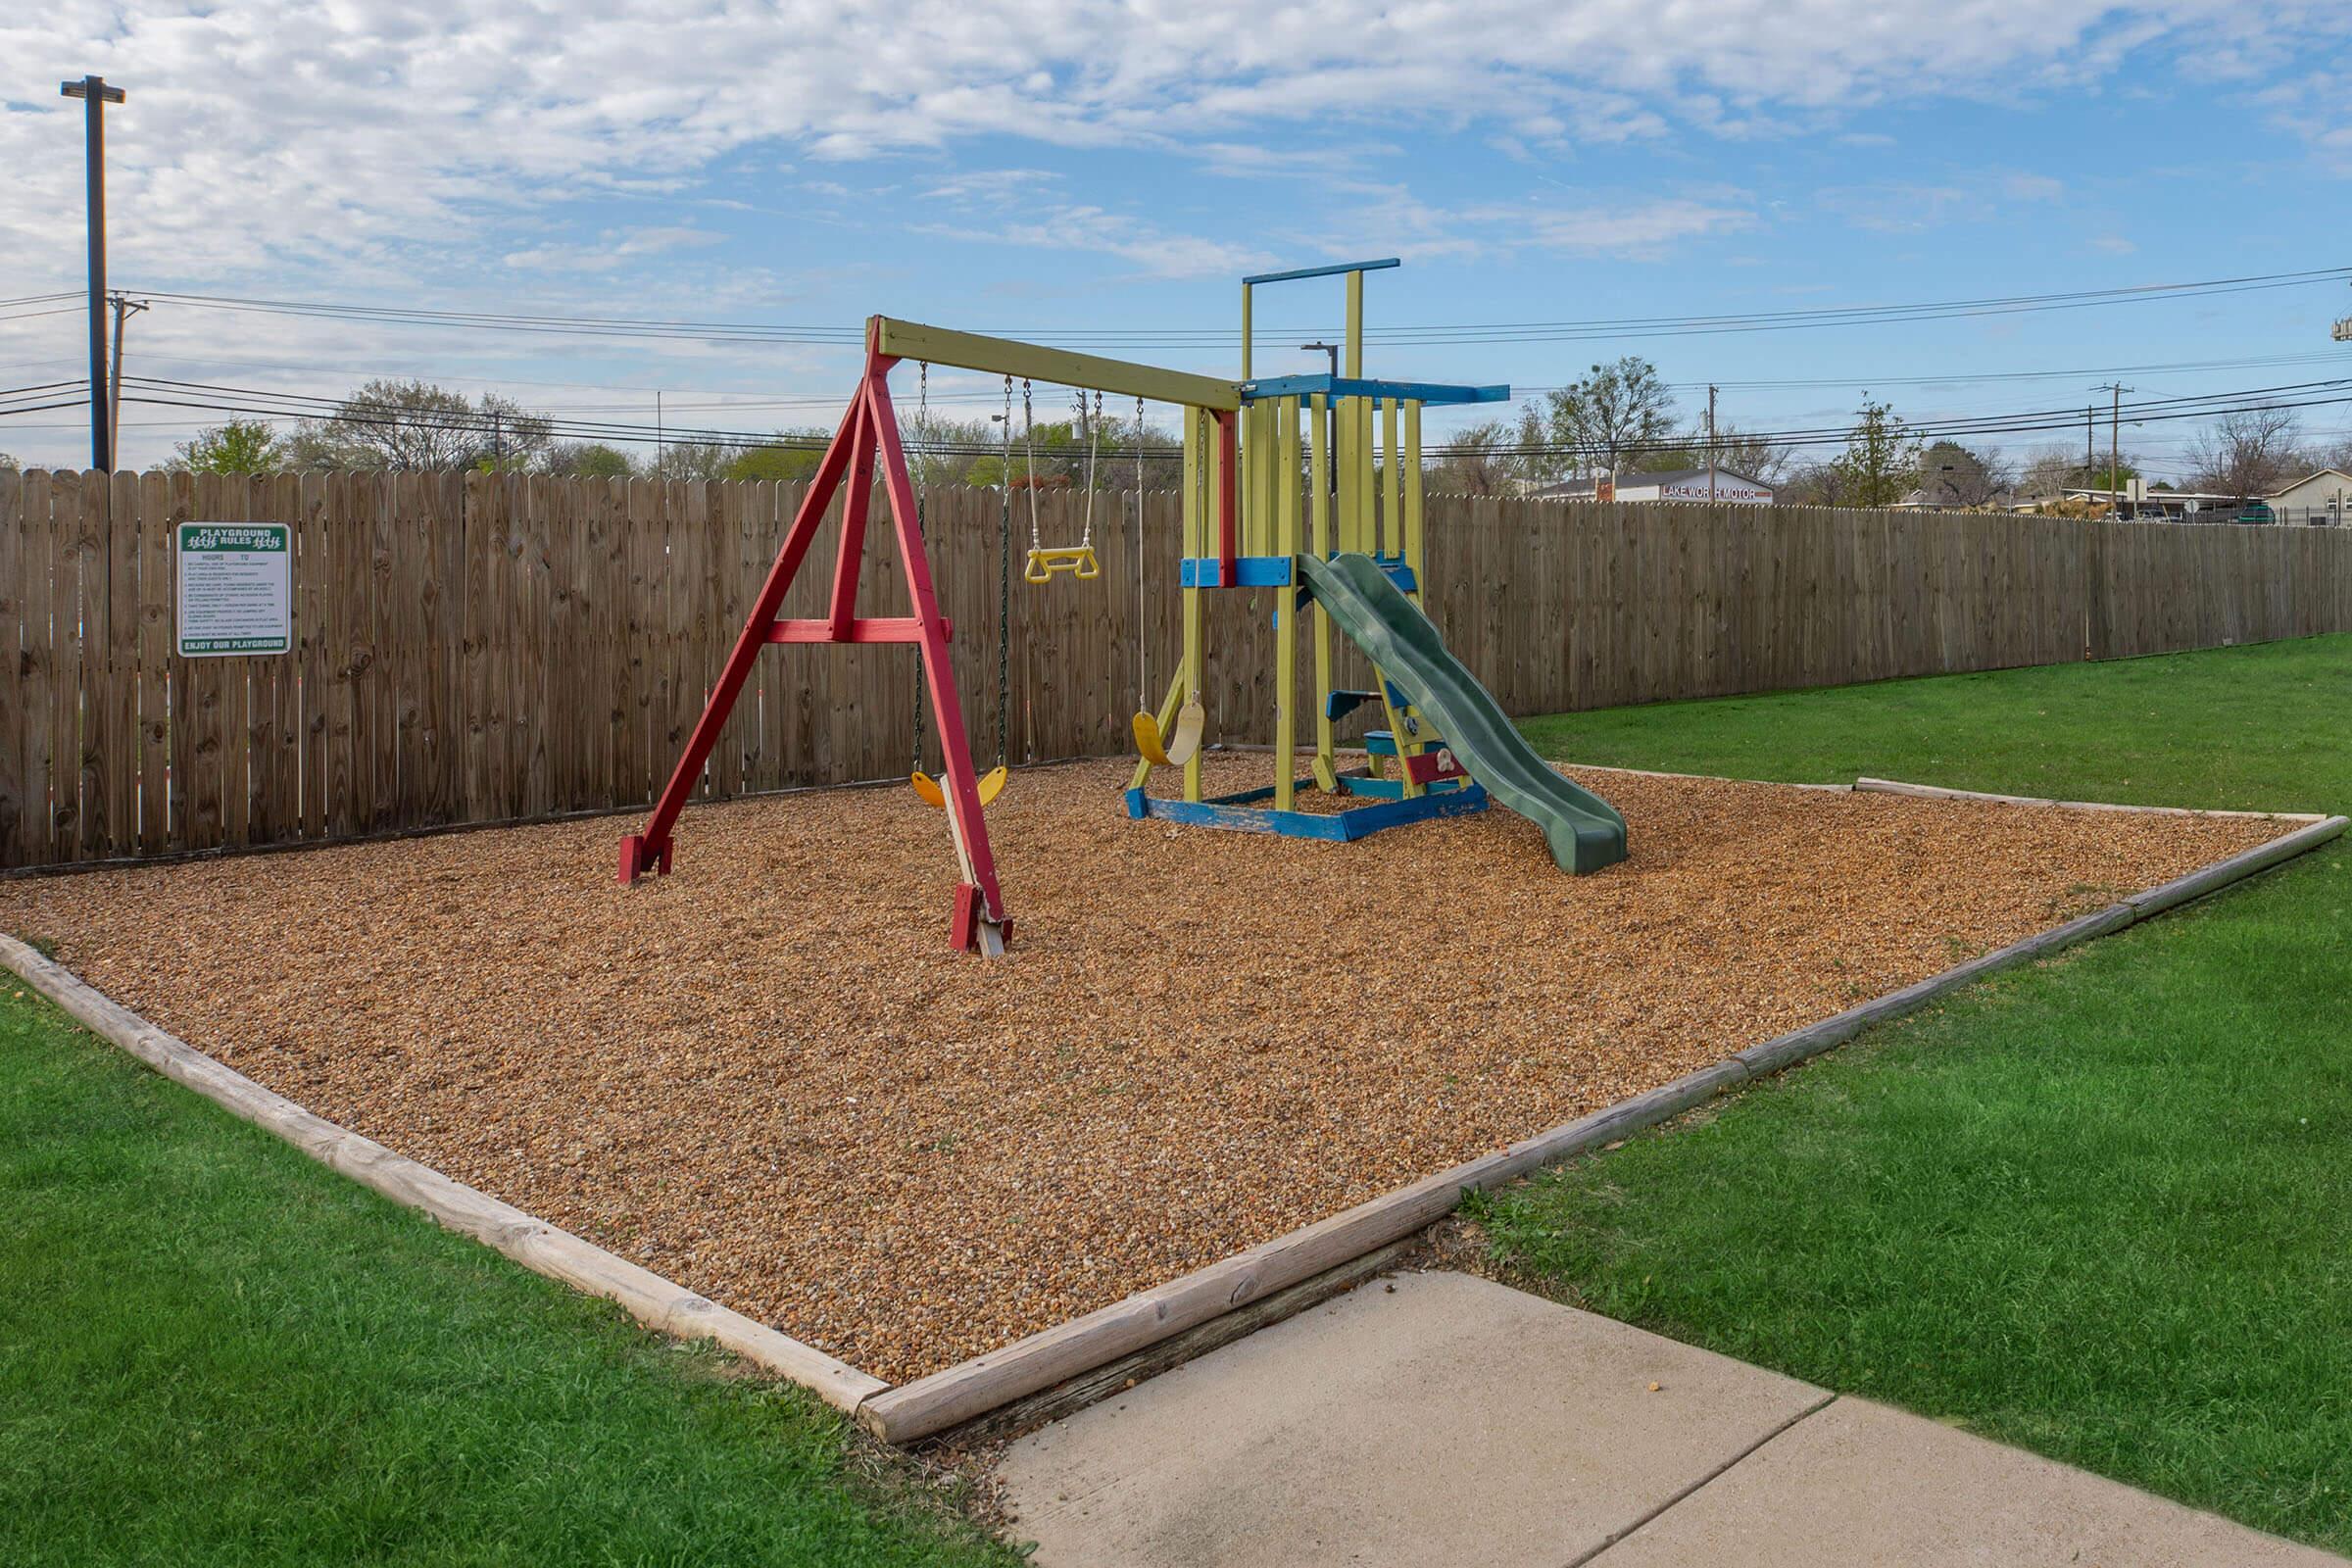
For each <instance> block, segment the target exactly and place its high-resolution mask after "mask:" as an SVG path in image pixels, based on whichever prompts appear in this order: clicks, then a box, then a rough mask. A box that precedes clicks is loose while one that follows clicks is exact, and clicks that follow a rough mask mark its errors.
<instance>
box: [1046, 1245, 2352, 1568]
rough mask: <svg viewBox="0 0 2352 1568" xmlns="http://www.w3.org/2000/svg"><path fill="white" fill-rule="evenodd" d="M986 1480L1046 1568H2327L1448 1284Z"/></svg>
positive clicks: (1156, 1400) (2026, 1461)
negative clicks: (1361, 1566) (1593, 1567)
mask: <svg viewBox="0 0 2352 1568" xmlns="http://www.w3.org/2000/svg"><path fill="white" fill-rule="evenodd" d="M1001 1473H1002V1476H1003V1479H1004V1481H1005V1488H1006V1492H1007V1495H1008V1500H1009V1502H1010V1504H1011V1506H1012V1509H1013V1512H1014V1516H1015V1523H1014V1525H1013V1527H1012V1529H1011V1531H1010V1535H1011V1536H1012V1538H1013V1539H1015V1540H1021V1539H1032V1540H1035V1541H1036V1542H1037V1543H1038V1544H1039V1549H1038V1553H1037V1558H1036V1560H1037V1561H1038V1562H1039V1563H1041V1564H1044V1565H1046V1568H1121V1565H1139V1568H1140V1565H1147V1564H1149V1565H1152V1568H1174V1565H1178V1564H1217V1565H1220V1568H1225V1565H1244V1564H1261V1563H1262V1564H1268V1565H1274V1564H1280V1565H1284V1568H1299V1565H1306V1564H1323V1563H1383V1564H1385V1563H1408V1562H1409V1563H1413V1564H1416V1565H1427V1568H1434V1565H1439V1564H1453V1563H1461V1564H1491V1563H1525V1564H1531V1565H1539V1568H1580V1565H1582V1564H1586V1563H1595V1564H1599V1565H1600V1568H1666V1565H1675V1568H1682V1565H1696V1564H1718V1563H1721V1564H1735V1563H1736V1564H1742V1565H1746V1564H1757V1565H1778V1564H1788V1565H1790V1568H1794V1565H1798V1564H1803V1565H1806V1568H1815V1565H1822V1564H1845V1563H1856V1564H1860V1563H1870V1564H1903V1565H1913V1564H1917V1565H1922V1568H1941V1565H1945V1564H1953V1565H1957V1564H1969V1565H1980V1564H1981V1565H1988V1568H1989V1565H1995V1564H1997V1565H2001V1568H2034V1565H2040V1564H2051V1565H2060V1564H2063V1565H2067V1568H2095V1565H2106V1568H2169V1565H2175V1564H2178V1565H2181V1568H2188V1565H2192V1564H2194V1565H2205V1564H2222V1563H2227V1564H2230V1565H2233V1568H2238V1565H2242V1568H2273V1565H2277V1568H2285V1565H2288V1564H2297V1565H2302V1564H2313V1565H2317V1564H2337V1565H2340V1564H2341V1562H2342V1561H2343V1559H2339V1558H2336V1557H2334V1556H2331V1555H2329V1554H2327V1553H2326V1552H2322V1551H2316V1550H2313V1549H2311V1548H2309V1547H2305V1546H2297V1545H2292V1544H2288V1543H2285V1542H2282V1541H2279V1540H2277V1539H2275V1538H2273V1537H2270V1536H2265V1535H2262V1534H2259V1533H2257V1532H2255V1531H2251V1530H2247V1529H2245V1528H2244V1527H2243V1526H2240V1525H2234V1524H2231V1523H2229V1521H2227V1520H2224V1519H2219V1518H2216V1517H2214V1516H2213V1515H2211V1514H2202V1513H2197V1512H2195V1511H2193V1510H2191V1509H2188V1508H2183V1507H2181V1506H2180V1504H2178V1503H2173V1502H2167V1501H2165V1500H2164V1499H2163V1498H2160V1497H2155V1496H2151V1495H2148V1494H2146V1493H2143V1492H2137V1491H2134V1490H2133V1489H2131V1488H2130V1487H2126V1486H2122V1485H2119V1484H2117V1483H2115V1482H2112V1481H2104V1480H2101V1479H2099V1478H2098V1477H2096V1476H2092V1475H2088V1474H2085V1473H2084V1472H2082V1471H2079V1470H2073V1469H2069V1468H2068V1467H2066V1466H2064V1465H2059V1464H2053V1463H2051V1462H2050V1461H2049V1460H2046V1459H2039V1458H2036V1457H2034V1455H2032V1454H2028V1453H2024V1452H2020V1451H2019V1450H2017V1449H2014V1448H2008V1447H2004V1446H2000V1445H1998V1444H1994V1443H1988V1442H1986V1441H1985V1440H1984V1439H1982V1438H1975V1437H1970V1436H1968V1435H1967V1434H1965V1433H1962V1432H1957V1431H1954V1430H1952V1429H1950V1428H1948V1427H1943V1426H1939V1425H1937V1424H1936V1423H1935V1422H1933V1421H1926V1420H1922V1419H1920V1418H1919V1417H1917V1416H1911V1415H1906V1414H1903V1413H1902V1412H1900V1411H1897V1410H1892V1409H1888V1408H1887V1407H1886V1406H1884V1405H1878V1404H1872V1403H1870V1402H1869V1401H1867V1400H1863V1399H1853V1398H1839V1397H1836V1396H1833V1395H1831V1394H1829V1393H1828V1392H1827V1391H1825V1390H1821V1389H1816V1388H1813V1387H1811V1386H1810V1385H1807V1384H1803V1383H1798V1382H1796V1381H1794V1380H1793V1379H1789V1378H1785V1377H1781V1376H1779V1375H1778V1374H1775V1373H1771V1372H1766V1371H1763V1370H1761V1369H1759V1368H1756V1367H1751V1366H1748V1365H1745V1364H1744V1363H1741V1362H1739V1361H1734V1360H1730V1359H1728V1358H1726V1357H1723V1356H1720V1355H1715V1354H1712V1353H1710V1352H1708V1351H1705V1350H1697V1349H1693V1348H1691V1347H1689V1346H1686V1345H1678V1344H1676V1343H1675V1342H1673V1341H1671V1340H1663V1339H1660V1338H1658V1337H1657V1336H1656V1335H1654V1334H1646V1333H1643V1332H1642V1330H1640V1329H1634V1328H1629V1327H1627V1326H1626V1325H1624V1324H1622V1323H1618V1322H1615V1321H1613V1320H1611V1319H1608V1318H1603V1317H1595V1316H1593V1314H1591V1313H1589V1312H1579V1311H1575V1310H1573V1309H1571V1308H1568V1307H1564V1306H1558V1305H1555V1304H1553V1303H1552V1302H1549V1301H1545V1300H1542V1299H1538V1298H1536V1297H1532V1296H1528V1295H1525V1294H1523V1293H1521V1292H1518V1291H1513V1290H1509V1289H1507V1288H1505V1287H1503V1286H1500V1285H1495V1284H1494V1283H1492V1282H1490V1281H1487V1280H1482V1279H1477V1278H1473V1277H1471V1276H1469V1275H1464V1274H1443V1273H1441V1274H1407V1275H1401V1276H1398V1277H1397V1278H1396V1279H1395V1280H1393V1281H1379V1282H1375V1283H1373V1284H1370V1285H1366V1286H1364V1287H1362V1288H1361V1289H1359V1290H1356V1291H1354V1292H1351V1293H1350V1294H1348V1295H1347V1296H1344V1297H1341V1298H1339V1299H1336V1300H1333V1301H1331V1302H1328V1303H1326V1304H1325V1305H1323V1306H1320V1307H1317V1308H1315V1309H1314V1310H1312V1311H1310V1312H1306V1313H1303V1314H1301V1315H1300V1316H1299V1317H1296V1318H1292V1319H1291V1320H1289V1321H1288V1322H1285V1323H1279V1324H1276V1325H1275V1326H1274V1327H1272V1328H1270V1329H1267V1330H1264V1331H1263V1332H1261V1333H1258V1334H1255V1335H1253V1336H1251V1337H1250V1338H1249V1339H1247V1340H1243V1341H1241V1342H1239V1343H1238V1344H1234V1345H1230V1346H1227V1347H1226V1348H1223V1349H1221V1350H1217V1351H1215V1352H1213V1353H1211V1354H1209V1355H1206V1356H1203V1357H1202V1358H1201V1359H1200V1360H1198V1361H1194V1362H1191V1363H1190V1364H1188V1365H1185V1366H1182V1367H1179V1368H1177V1369H1176V1370H1175V1371H1173V1372H1170V1373H1167V1374H1166V1375H1164V1376H1162V1377H1159V1378H1156V1379H1154V1380H1152V1382H1149V1383H1146V1384H1144V1385H1143V1386H1142V1387H1140V1388H1136V1389H1133V1390H1130V1391H1128V1392H1127V1393H1125V1394H1123V1395H1120V1396H1119V1397H1116V1398H1114V1399H1110V1400H1106V1401H1105V1402H1103V1403H1102V1404H1098V1405H1095V1406H1094V1407H1092V1408H1090V1409H1087V1410H1083V1411H1081V1412H1079V1413H1078V1414H1077V1415H1075V1416H1072V1417H1071V1418H1069V1419H1068V1420H1066V1421H1060V1422H1056V1423H1054V1425H1053V1426H1050V1427H1048V1428H1046V1429H1044V1430H1043V1431H1041V1432H1038V1433H1036V1434H1034V1435H1032V1436H1030V1437H1028V1438H1025V1439H1023V1440H1021V1441H1020V1442H1019V1443H1017V1444H1015V1445H1013V1446H1012V1447H1011V1448H1010V1449H1009V1450H1008V1451H1007V1452H1006V1454H1005V1460H1004V1463H1003V1466H1002V1472H1001Z"/></svg>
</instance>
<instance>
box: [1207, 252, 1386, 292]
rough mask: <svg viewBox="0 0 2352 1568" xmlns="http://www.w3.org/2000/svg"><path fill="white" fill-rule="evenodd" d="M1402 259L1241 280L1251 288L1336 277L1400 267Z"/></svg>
mask: <svg viewBox="0 0 2352 1568" xmlns="http://www.w3.org/2000/svg"><path fill="white" fill-rule="evenodd" d="M1403 265H1404V262H1403V261H1402V259H1400V258H1398V257H1395V256H1384V257H1382V258H1381V259H1380V260H1379V261H1377V262H1341V263H1339V264H1338V265H1336V266H1333V267H1299V268H1293V269H1292V270H1290V271H1287V272H1259V273H1257V274H1256V275H1255V276H1252V277H1245V278H1243V279H1242V281H1243V282H1244V283H1246V284H1248V285H1249V286H1250V287H1251V288H1255V287H1256V286H1257V285H1258V284H1260V283H1294V282H1297V281H1298V280H1299V278H1302V277H1337V276H1339V275H1340V274H1341V273H1342V272H1379V271H1385V270H1387V269H1389V268H1392V267H1402V266H1403Z"/></svg>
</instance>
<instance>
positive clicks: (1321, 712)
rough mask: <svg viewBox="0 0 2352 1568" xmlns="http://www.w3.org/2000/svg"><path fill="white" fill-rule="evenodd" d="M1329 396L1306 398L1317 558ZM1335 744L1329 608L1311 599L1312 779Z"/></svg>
mask: <svg viewBox="0 0 2352 1568" xmlns="http://www.w3.org/2000/svg"><path fill="white" fill-rule="evenodd" d="M1330 409H1331V400H1330V399H1329V398H1327V397H1324V396H1322V395H1320V394H1317V395H1316V396H1314V397H1311V398H1309V399H1307V418H1308V420H1309V421H1310V422H1309V423H1308V425H1307V427H1306V437H1307V446H1306V507H1307V519H1308V521H1309V523H1310V525H1311V528H1310V536H1309V538H1308V541H1307V548H1309V549H1311V550H1312V551H1314V553H1315V555H1316V557H1317V558H1318V559H1320V558H1322V557H1325V556H1328V555H1330V554H1331V453H1330V452H1329V451H1328V450H1327V447H1328V445H1329V443H1328V442H1327V441H1326V440H1325V437H1324V431H1325V427H1326V426H1325V418H1326V416H1327V415H1328V414H1329V412H1330ZM1337 752H1338V747H1337V745H1336V743H1335V742H1334V740H1333V737H1332V722H1331V612H1330V611H1328V610H1325V609H1324V608H1323V603H1322V601H1321V600H1317V601H1316V602H1315V781H1316V782H1317V783H1318V784H1320V783H1323V782H1324V781H1325V780H1326V779H1329V778H1331V777H1332V776H1333V758H1334V757H1335V756H1336V755H1337Z"/></svg>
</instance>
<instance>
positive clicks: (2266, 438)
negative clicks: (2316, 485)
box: [2188, 408, 2303, 501]
mask: <svg viewBox="0 0 2352 1568" xmlns="http://www.w3.org/2000/svg"><path fill="white" fill-rule="evenodd" d="M2302 434H2303V432H2302V428H2301V427H2300V426H2299V425H2297V424H2296V422H2295V416H2294V414H2293V412H2292V411H2291V410H2287V409H2278V408H2261V409H2240V410H2238V411H2237V412H2236V413H2234V414H2225V415H2223V416H2222V417H2220V418H2218V419H2216V420H2214V421H2213V423H2211V424H2210V425H2207V426H2206V427H2205V428H2204V429H2203V430H2201V431H2199V432H2198V433H2197V435H2196V437H2195V438H2194V439H2193V440H2191V441H2190V442H2189V445H2188V466H2189V469H2190V471H2191V473H2192V474H2193V475H2194V477H2193V478H2192V479H2191V481H2190V486H2191V488H2193V489H2197V490H2211V491H2215V492H2217V493H2219V494H2222V495H2227V496H2234V497H2236V498H2237V499H2238V500H2240V501H2243V500H2246V499H2248V498H2250V497H2254V496H2267V495H2269V494H2270V493H2271V492H2273V491H2275V490H2277V489H2278V488H2279V487H2280V486H2281V485H2283V484H2285V483H2286V482H2287V481H2288V480H2290V479H2292V478H2294V477H2296V475H2295V473H2294V471H2293V470H2294V468H2295V467H2296V466H2297V464H2296V457H2297V453H2296V447H2297V446H2298V445H2299V443H2300V442H2301V439H2302Z"/></svg>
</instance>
